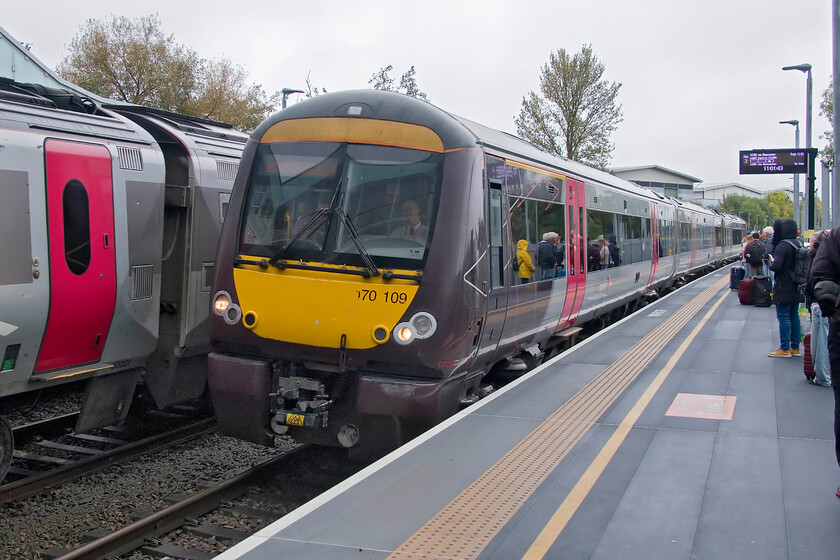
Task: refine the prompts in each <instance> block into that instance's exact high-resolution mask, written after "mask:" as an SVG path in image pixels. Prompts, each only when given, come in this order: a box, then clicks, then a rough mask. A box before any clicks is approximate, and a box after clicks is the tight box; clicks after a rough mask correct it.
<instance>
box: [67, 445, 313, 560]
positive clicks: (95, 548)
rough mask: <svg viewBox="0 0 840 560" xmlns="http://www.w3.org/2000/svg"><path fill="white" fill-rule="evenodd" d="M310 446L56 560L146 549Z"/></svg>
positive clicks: (84, 559)
mask: <svg viewBox="0 0 840 560" xmlns="http://www.w3.org/2000/svg"><path fill="white" fill-rule="evenodd" d="M308 448H309V446H308V445H301V446H299V447H296V448H294V449H292V450H289V451H287V452H286V453H283V454H282V455H279V456H277V457H274V458H272V459H268V460H267V461H264V462H262V463H260V464H258V465H255V466H253V467H251V468H249V469H247V470H246V471H244V472H241V473H239V474H237V475H236V476H234V477H233V478H229V479H228V480H225V481H223V482H220V483H219V484H216V485H215V486H211V487H210V488H207V489H205V490H201V491H199V492H197V493H195V494H193V495H192V496H190V497H188V498H187V499H185V500H182V501H180V502H178V503H176V504H173V505H171V506H169V507H167V508H165V509H162V510H160V511H157V512H155V513H153V514H151V515H149V516H147V517H144V518H143V519H141V520H139V521H135V522H134V523H131V524H129V525H126V526H125V527H123V528H121V529H117V530H116V531H114V532H113V533H110V534H108V535H106V536H104V537H102V538H99V539H96V540H94V541H91V542H89V543H87V544H84V545H82V546H81V547H79V548H77V549H75V550H72V551H70V552H68V553H66V554H64V555H62V556H59V557H57V558H56V559H55V560H100V559H104V558H110V557H113V556H118V555H121V554H125V553H127V552H130V551H132V550H135V549H137V548H138V547H140V546H142V545H143V544H144V543H145V542H146V539H149V538H152V537H159V536H161V535H164V534H166V533H169V532H171V531H174V530H175V529H178V528H179V527H181V526H183V525H184V523H185V520H187V519H190V518H194V517H199V516H201V515H205V514H207V513H210V512H211V511H213V510H214V509H216V508H218V507H219V506H220V505H221V503H222V502H224V501H227V500H231V499H234V498H236V497H238V496H241V495H242V494H245V493H246V492H247V491H248V489H249V487H250V486H251V485H253V483H254V479H257V478H260V477H261V476H264V475H265V474H267V473H269V472H271V471H273V470H274V469H275V468H276V467H277V465H278V464H281V463H283V462H286V461H289V460H292V459H293V458H294V457H296V456H297V455H298V453H300V452H301V451H302V450H304V449H308Z"/></svg>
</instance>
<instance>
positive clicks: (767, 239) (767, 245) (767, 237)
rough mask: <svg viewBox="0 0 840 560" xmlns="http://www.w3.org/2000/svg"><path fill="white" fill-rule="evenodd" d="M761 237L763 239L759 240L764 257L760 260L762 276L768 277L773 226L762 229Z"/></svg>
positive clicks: (771, 252)
mask: <svg viewBox="0 0 840 560" xmlns="http://www.w3.org/2000/svg"><path fill="white" fill-rule="evenodd" d="M761 235H762V237H764V239H762V240H761V242H762V243H764V257H763V258H762V260H763V261H764V275H765V276H770V255H772V254H773V226H767V227H766V228H764V231H763V232H762V234H761Z"/></svg>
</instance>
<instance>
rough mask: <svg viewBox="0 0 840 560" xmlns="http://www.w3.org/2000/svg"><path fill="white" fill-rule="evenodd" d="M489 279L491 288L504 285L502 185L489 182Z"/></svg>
mask: <svg viewBox="0 0 840 560" xmlns="http://www.w3.org/2000/svg"><path fill="white" fill-rule="evenodd" d="M488 221H489V222H490V281H491V285H492V287H493V288H498V287H501V286H504V279H503V276H502V270H503V269H504V243H503V240H504V236H503V235H502V186H501V185H500V184H499V183H493V182H491V183H490V219H489V220H488Z"/></svg>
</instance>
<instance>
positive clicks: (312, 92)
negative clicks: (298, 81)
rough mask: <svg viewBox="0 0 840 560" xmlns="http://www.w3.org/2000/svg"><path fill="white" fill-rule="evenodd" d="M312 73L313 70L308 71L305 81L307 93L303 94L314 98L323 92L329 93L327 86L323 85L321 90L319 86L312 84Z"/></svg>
mask: <svg viewBox="0 0 840 560" xmlns="http://www.w3.org/2000/svg"><path fill="white" fill-rule="evenodd" d="M311 75H312V71H311V70H310V71H309V72H307V73H306V80H305V82H306V93H304V94H303V95H304V97H307V98H312V97H315V96H316V95H321V94H322V93H327V88H324V87H322V88H321V89H320V90H319V89H318V86H313V85H312V80H311V79H310V76H311Z"/></svg>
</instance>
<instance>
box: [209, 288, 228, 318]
mask: <svg viewBox="0 0 840 560" xmlns="http://www.w3.org/2000/svg"><path fill="white" fill-rule="evenodd" d="M229 305H230V294H229V293H227V292H217V293H216V297H214V298H213V311H215V312H216V315H224V313H225V311H227V308H228V306H229Z"/></svg>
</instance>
